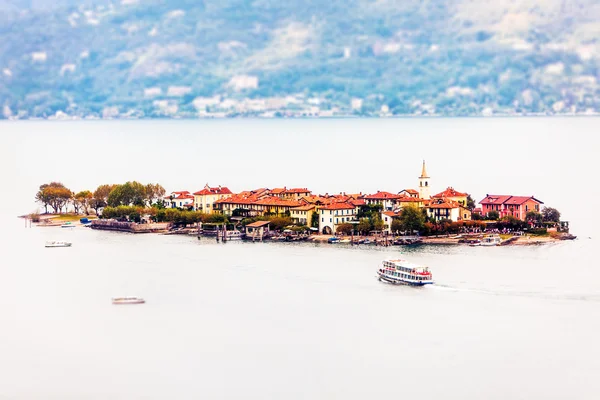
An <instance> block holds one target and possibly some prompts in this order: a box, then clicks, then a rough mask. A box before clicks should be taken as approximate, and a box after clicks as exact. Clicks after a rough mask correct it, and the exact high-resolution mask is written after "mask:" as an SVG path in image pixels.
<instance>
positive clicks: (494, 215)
mask: <svg viewBox="0 0 600 400" xmlns="http://www.w3.org/2000/svg"><path fill="white" fill-rule="evenodd" d="M486 218H487V219H488V220H490V221H498V218H500V213H499V212H498V211H495V210H492V211H489V212H488V213H487V216H486Z"/></svg>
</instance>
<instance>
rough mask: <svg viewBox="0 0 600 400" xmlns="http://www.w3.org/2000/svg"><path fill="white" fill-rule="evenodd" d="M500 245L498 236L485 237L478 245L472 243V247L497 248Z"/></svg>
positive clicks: (500, 241) (500, 239) (500, 240)
mask: <svg viewBox="0 0 600 400" xmlns="http://www.w3.org/2000/svg"><path fill="white" fill-rule="evenodd" d="M500 243H502V238H501V237H500V236H499V235H495V234H494V235H486V236H484V237H483V238H481V240H480V241H479V243H474V244H472V246H499V245H500Z"/></svg>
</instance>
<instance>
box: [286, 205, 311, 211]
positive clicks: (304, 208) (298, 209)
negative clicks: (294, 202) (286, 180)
mask: <svg viewBox="0 0 600 400" xmlns="http://www.w3.org/2000/svg"><path fill="white" fill-rule="evenodd" d="M314 209H315V205H314V204H306V205H303V206H299V207H294V208H292V209H291V210H292V211H310V210H314Z"/></svg>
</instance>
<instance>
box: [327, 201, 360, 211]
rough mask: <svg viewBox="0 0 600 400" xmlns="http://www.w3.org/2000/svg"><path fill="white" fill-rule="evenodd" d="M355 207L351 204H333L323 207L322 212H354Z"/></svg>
mask: <svg viewBox="0 0 600 400" xmlns="http://www.w3.org/2000/svg"><path fill="white" fill-rule="evenodd" d="M353 209H354V205H352V204H349V203H331V204H329V205H326V206H325V207H321V210H353Z"/></svg>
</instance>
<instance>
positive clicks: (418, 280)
mask: <svg viewBox="0 0 600 400" xmlns="http://www.w3.org/2000/svg"><path fill="white" fill-rule="evenodd" d="M377 275H378V276H379V280H380V281H385V282H389V283H393V284H397V285H411V286H424V285H429V284H432V283H433V278H432V276H431V271H429V268H428V267H423V266H421V265H416V264H413V263H410V262H408V261H406V260H400V259H398V260H384V261H382V263H381V266H380V267H379V269H378V270H377Z"/></svg>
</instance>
